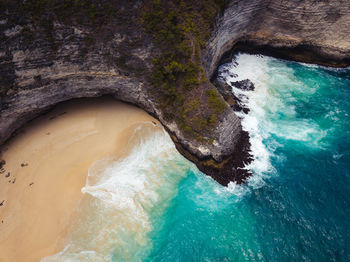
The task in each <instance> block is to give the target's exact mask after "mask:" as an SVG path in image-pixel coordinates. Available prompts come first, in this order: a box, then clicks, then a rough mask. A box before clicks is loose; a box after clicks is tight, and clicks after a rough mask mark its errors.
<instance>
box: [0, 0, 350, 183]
mask: <svg viewBox="0 0 350 262" xmlns="http://www.w3.org/2000/svg"><path fill="white" fill-rule="evenodd" d="M346 2H347V1H312V0H304V1H281V0H270V1H265V0H244V1H239V0H234V1H231V2H230V3H229V5H228V7H227V9H226V10H225V12H224V13H223V14H222V16H221V17H220V18H219V19H218V20H217V25H216V27H215V28H214V30H213V34H212V37H211V39H210V41H209V42H208V44H207V49H206V52H205V55H204V56H203V57H202V60H203V63H204V69H205V71H206V74H207V77H208V78H211V77H212V76H213V75H214V73H215V71H216V69H217V67H218V65H219V64H220V63H221V62H222V61H223V60H222V59H223V57H225V56H227V54H229V53H230V52H232V51H234V50H248V51H259V52H260V51H261V52H273V53H274V54H275V55H279V56H284V57H287V58H292V59H296V60H301V61H306V62H310V61H312V62H317V63H321V64H329V65H340V66H343V65H347V64H348V62H349V57H350V6H349V5H348V4H347V3H346ZM124 4H125V6H123V5H124ZM120 6H121V7H120V14H119V13H118V15H117V18H116V20H115V21H114V22H113V27H111V26H110V25H109V26H108V27H104V26H103V25H102V26H101V27H100V28H99V30H98V31H93V30H92V29H91V28H90V27H88V26H84V25H83V24H82V25H77V24H72V25H67V24H64V23H60V22H58V21H54V22H53V24H52V25H50V27H49V30H47V27H48V26H47V25H42V27H43V28H44V31H43V30H42V28H40V27H37V26H34V25H33V24H30V23H29V24H28V23H26V21H24V20H23V19H22V17H21V14H17V16H18V18H16V19H12V20H11V19H10V17H13V14H6V15H7V16H6V15H4V14H2V15H1V16H0V40H1V41H0V93H1V94H2V95H1V101H0V102H1V103H0V119H1V121H0V144H3V143H4V142H5V141H6V140H7V139H8V138H9V137H10V136H11V134H13V133H14V132H15V131H16V130H17V129H18V128H19V127H21V126H22V125H23V124H25V123H26V122H28V121H29V120H31V119H33V118H34V117H36V116H37V115H39V114H41V113H43V112H45V111H46V110H48V109H49V108H51V107H52V106H54V105H55V104H57V103H59V102H62V101H65V100H69V99H73V98H82V97H97V96H102V95H112V96H114V97H115V98H116V99H119V100H121V101H125V102H129V103H132V104H135V105H137V106H139V107H141V108H143V109H144V110H146V111H147V112H149V113H150V114H152V115H153V116H155V117H156V118H158V119H159V120H160V121H161V123H162V124H163V125H164V127H165V128H166V129H167V131H168V132H169V133H170V135H171V137H172V139H173V141H174V142H175V144H176V146H177V148H178V149H179V151H180V152H181V153H182V154H183V155H184V156H185V157H187V158H188V159H190V160H192V161H193V162H195V163H196V164H197V166H198V167H199V168H200V169H201V170H202V171H204V172H206V173H207V174H209V175H211V176H212V177H213V178H215V179H216V180H217V181H218V182H220V183H221V184H223V185H227V184H228V183H229V182H230V181H238V182H243V181H244V179H245V178H246V176H247V174H246V173H244V174H243V173H241V172H242V171H239V170H241V169H236V168H235V167H242V163H243V162H244V161H245V160H247V159H248V158H249V153H248V151H249V148H248V145H249V142H248V140H249V139H248V134H246V133H244V132H242V130H241V125H240V120H239V119H238V117H237V116H236V115H235V113H234V111H233V109H232V107H230V106H229V105H231V106H233V105H234V104H235V101H234V99H232V96H230V95H229V92H228V90H224V89H223V90H224V92H223V90H221V91H222V92H221V93H222V94H223V97H224V98H225V100H226V102H227V104H226V109H225V110H224V112H223V113H222V114H220V115H219V116H218V121H217V123H216V124H215V126H214V127H213V128H212V132H211V134H210V137H211V139H210V142H206V143H203V142H201V140H198V139H195V138H193V137H189V136H188V135H186V134H185V132H184V130H183V129H182V128H180V127H179V126H178V125H177V124H176V123H175V122H172V121H169V120H167V118H166V117H165V116H164V115H163V112H162V110H161V109H160V107H159V105H158V102H157V101H158V100H157V93H158V91H157V90H156V89H154V88H153V87H152V85H151V84H150V82H149V78H148V77H147V75H149V74H150V72H151V68H152V59H153V58H154V57H156V56H157V54H158V53H159V50H157V48H156V47H155V45H154V44H153V42H152V40H151V39H150V38H149V36H148V35H147V34H146V33H145V32H144V30H143V29H142V27H141V26H140V24H139V21H137V19H138V18H137V15H136V14H137V13H138V12H139V9H140V4H139V2H138V1H136V2H135V3H131V2H128V1H120ZM125 10H127V11H125ZM134 14H135V15H134ZM10 20H11V21H10ZM13 20H16V21H18V23H14V22H13ZM45 28H46V29H45ZM111 28H112V30H111ZM45 30H46V31H45ZM45 32H46V33H45ZM91 36H93V37H91ZM225 92H226V93H225Z"/></svg>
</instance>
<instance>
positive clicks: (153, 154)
mask: <svg viewBox="0 0 350 262" xmlns="http://www.w3.org/2000/svg"><path fill="white" fill-rule="evenodd" d="M126 151H127V152H126V157H125V158H123V159H119V160H114V159H113V158H107V159H102V160H98V161H96V162H95V163H94V164H93V166H92V167H91V168H90V169H89V174H88V177H87V181H86V186H85V187H84V188H82V192H83V193H84V195H85V196H84V198H83V200H82V201H81V203H80V207H79V211H78V215H77V218H78V219H77V221H75V222H74V223H73V225H72V227H71V228H72V229H71V233H70V236H69V237H68V238H67V240H66V243H67V245H66V248H65V249H64V250H62V251H61V252H59V253H57V254H55V255H53V256H51V257H46V258H44V259H42V261H43V262H48V261H142V259H143V258H144V257H145V256H147V253H148V252H149V250H150V249H151V247H152V243H151V240H150V238H149V237H148V233H149V232H150V231H151V230H152V229H153V227H154V225H155V224H157V223H156V222H155V221H156V220H157V219H160V218H161V216H162V214H163V212H164V210H165V208H166V207H167V205H168V204H169V201H170V200H171V199H172V198H173V197H174V196H175V195H176V192H177V191H176V187H177V184H178V182H179V181H180V180H181V179H182V178H183V177H184V176H186V174H187V171H188V170H189V169H191V168H194V166H193V164H192V163H190V162H188V161H185V160H184V159H183V157H182V156H181V155H180V154H179V153H178V152H177V151H176V149H175V146H174V144H173V142H172V141H171V139H170V137H169V135H168V134H167V133H166V132H165V131H164V130H163V129H161V128H159V127H154V126H153V125H152V124H142V125H140V126H139V127H138V128H136V130H135V132H134V134H133V136H132V138H131V139H130V142H129V146H128V148H127V149H126Z"/></svg>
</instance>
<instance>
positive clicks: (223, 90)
mask: <svg viewBox="0 0 350 262" xmlns="http://www.w3.org/2000/svg"><path fill="white" fill-rule="evenodd" d="M234 83H238V84H237V85H240V86H244V88H250V90H254V85H253V83H252V82H251V81H250V80H248V79H247V80H242V81H237V82H234ZM214 84H215V86H216V88H217V90H218V91H219V92H220V94H221V95H222V96H223V97H224V99H225V101H226V102H227V103H228V104H229V105H230V106H231V107H232V109H233V110H234V111H235V112H243V113H245V114H248V113H249V108H248V107H246V106H245V105H244V104H243V102H242V100H243V99H245V100H246V99H248V97H247V96H245V95H240V96H239V97H237V96H235V95H234V93H233V92H232V87H231V86H230V85H229V84H228V83H227V82H226V81H225V80H224V79H222V78H217V79H215V80H214ZM231 84H232V83H231ZM251 88H253V89H251ZM241 89H242V88H241Z"/></svg>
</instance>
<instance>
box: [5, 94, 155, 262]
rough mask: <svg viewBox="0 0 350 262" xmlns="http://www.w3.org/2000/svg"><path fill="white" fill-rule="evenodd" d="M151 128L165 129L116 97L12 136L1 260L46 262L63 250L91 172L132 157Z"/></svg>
mask: <svg viewBox="0 0 350 262" xmlns="http://www.w3.org/2000/svg"><path fill="white" fill-rule="evenodd" d="M145 122H150V123H151V122H153V123H156V124H158V123H159V122H158V121H157V120H155V119H154V118H153V117H151V116H150V115H148V114H147V113H146V112H145V111H143V110H141V109H139V108H136V107H134V106H131V105H128V104H125V103H121V102H117V101H116V100H114V99H112V98H93V99H84V100H81V101H80V102H77V101H68V102H66V103H63V104H60V105H59V106H57V107H56V108H54V109H53V110H52V111H50V112H49V113H47V114H45V115H43V116H41V117H39V118H37V119H35V120H33V121H32V122H31V123H30V125H27V126H25V127H24V128H22V129H21V131H20V132H19V133H18V134H17V135H16V136H15V137H14V138H11V139H10V140H9V141H8V142H7V143H6V144H5V146H4V148H5V149H6V148H7V150H4V151H3V152H2V158H3V159H4V160H5V161H6V164H5V165H4V166H3V168H4V172H3V174H0V188H1V191H0V203H2V205H1V206H0V261H2V260H4V261H38V260H40V259H41V258H43V257H46V256H49V255H51V254H54V253H56V252H58V251H60V250H61V249H62V245H63V243H61V242H62V240H63V238H64V236H65V235H66V234H67V233H68V230H69V226H70V224H71V222H72V219H73V218H74V216H75V208H76V207H77V206H78V204H79V202H80V200H81V198H82V196H83V194H82V193H81V188H82V187H83V186H85V184H86V177H87V175H88V169H89V167H90V166H91V165H92V164H93V163H94V162H95V161H96V160H99V159H102V158H105V157H110V156H113V157H114V158H118V157H119V158H122V157H124V154H125V152H124V151H123V149H124V148H125V146H126V143H127V142H128V140H129V138H130V136H131V134H132V133H133V131H134V130H135V128H136V127H137V126H139V124H140V123H145ZM8 173H10V175H9V176H8V177H6V176H7V174H8ZM2 201H4V202H2Z"/></svg>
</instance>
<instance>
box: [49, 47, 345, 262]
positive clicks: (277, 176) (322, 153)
mask: <svg viewBox="0 0 350 262" xmlns="http://www.w3.org/2000/svg"><path fill="white" fill-rule="evenodd" d="M219 75H220V76H221V77H222V78H224V79H225V80H226V81H227V83H231V82H234V81H238V80H243V79H250V80H251V81H252V82H253V83H254V85H255V90H254V91H242V90H238V89H235V88H233V91H234V93H235V94H236V96H239V97H241V99H242V100H243V101H244V103H245V105H246V106H247V107H249V109H250V112H249V113H248V114H247V115H244V114H239V116H240V117H242V125H243V128H244V129H245V130H247V131H248V132H249V135H250V141H251V143H252V155H253V156H254V161H253V162H252V163H250V164H249V166H247V167H246V168H250V169H251V170H252V172H253V173H254V175H253V176H252V177H251V178H250V179H249V181H248V182H247V184H245V185H241V186H238V185H236V184H233V183H231V184H230V185H229V187H227V188H225V187H222V186H220V185H219V184H217V183H216V182H215V181H213V180H212V179H210V178H209V177H207V176H205V175H204V174H202V173H201V172H200V171H198V170H197V168H196V167H195V166H194V165H193V164H192V163H190V162H189V161H187V160H186V159H184V158H183V157H182V156H181V155H180V154H179V153H178V152H177V151H176V149H175V147H174V145H173V143H172V142H171V140H170V138H169V136H168V135H167V134H166V132H165V131H163V130H161V129H159V128H155V127H153V125H152V124H143V125H140V126H139V127H138V128H137V130H136V131H135V134H134V136H133V138H132V139H131V140H130V146H129V148H127V149H126V150H128V152H129V154H128V156H127V157H126V158H124V159H122V160H119V161H116V160H113V159H102V160H99V161H97V162H96V163H95V164H94V165H93V166H92V167H91V168H90V170H89V175H88V178H87V182H86V186H85V187H84V188H83V189H82V192H83V193H84V198H83V200H82V202H81V205H80V207H79V210H77V212H78V213H79V214H80V215H78V216H77V217H78V218H77V220H76V221H75V222H74V223H73V225H72V228H71V232H70V234H69V236H68V237H67V239H66V240H65V243H66V247H65V248H64V249H63V250H62V251H61V252H59V253H57V254H55V255H53V256H51V257H46V258H44V259H42V261H45V262H48V261H166V262H168V261H278V262H281V261H317V262H321V261H350V150H349V149H350V139H349V137H350V121H349V120H350V118H349V114H350V69H329V68H324V67H319V66H314V65H306V64H301V63H296V62H289V61H284V60H279V59H275V58H270V57H266V56H260V55H248V54H238V55H236V56H235V57H234V59H233V61H232V63H228V64H225V65H222V66H221V67H220V70H219Z"/></svg>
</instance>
